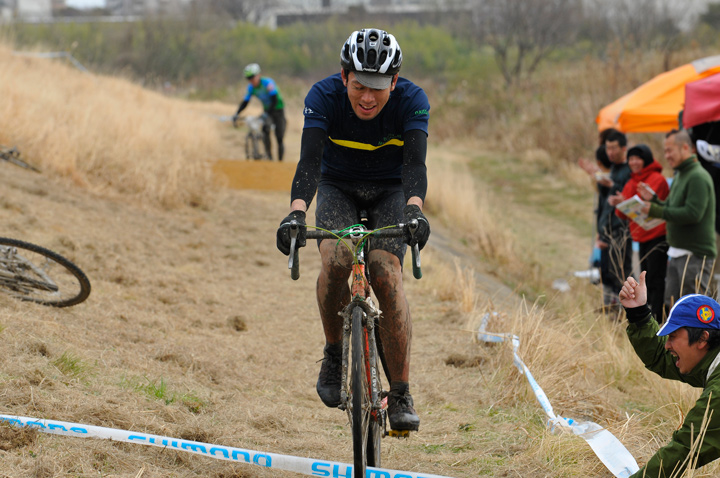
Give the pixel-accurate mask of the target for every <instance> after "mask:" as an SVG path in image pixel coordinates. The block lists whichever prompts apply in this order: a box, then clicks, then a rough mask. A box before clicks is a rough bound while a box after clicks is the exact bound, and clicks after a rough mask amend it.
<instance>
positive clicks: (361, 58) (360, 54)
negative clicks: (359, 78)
mask: <svg viewBox="0 0 720 478" xmlns="http://www.w3.org/2000/svg"><path fill="white" fill-rule="evenodd" d="M357 58H358V60H359V61H360V63H365V50H363V49H362V48H358V51H357Z"/></svg>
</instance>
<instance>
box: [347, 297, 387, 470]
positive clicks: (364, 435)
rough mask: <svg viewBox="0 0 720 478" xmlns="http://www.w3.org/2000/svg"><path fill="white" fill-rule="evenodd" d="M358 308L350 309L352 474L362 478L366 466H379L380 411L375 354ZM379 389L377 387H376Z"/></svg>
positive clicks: (361, 313)
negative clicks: (374, 388) (375, 394)
mask: <svg viewBox="0 0 720 478" xmlns="http://www.w3.org/2000/svg"><path fill="white" fill-rule="evenodd" d="M363 317H364V312H363V310H362V308H361V307H355V308H354V309H353V311H352V342H351V343H352V365H351V376H350V388H351V391H352V400H351V404H352V413H351V415H352V435H353V460H354V466H353V477H354V478H365V472H366V470H367V466H368V465H369V466H374V467H378V466H380V440H381V438H382V433H383V429H382V426H381V425H380V420H379V414H380V413H381V411H380V410H373V402H372V385H371V384H372V377H371V375H375V376H376V377H377V365H376V364H375V363H374V361H375V357H377V354H376V353H375V351H374V350H373V351H371V350H370V341H369V340H368V333H367V329H366V328H365V327H364V326H363ZM378 388H379V387H378Z"/></svg>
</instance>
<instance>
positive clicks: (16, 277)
mask: <svg viewBox="0 0 720 478" xmlns="http://www.w3.org/2000/svg"><path fill="white" fill-rule="evenodd" d="M0 290H1V291H3V292H5V293H7V294H9V295H11V296H13V297H15V298H17V299H20V300H24V301H28V302H35V303H38V304H42V305H48V306H52V307H68V306H71V305H76V304H79V303H81V302H83V301H84V300H85V299H87V298H88V296H89V295H90V280H89V279H88V278H87V276H86V275H85V273H84V272H83V271H82V270H81V269H80V268H79V267H78V266H76V265H75V264H73V263H72V262H70V261H69V260H68V259H66V258H64V257H63V256H61V255H60V254H58V253H56V252H53V251H51V250H49V249H46V248H44V247H41V246H38V245H35V244H31V243H29V242H24V241H19V240H17V239H10V238H7V237H0Z"/></svg>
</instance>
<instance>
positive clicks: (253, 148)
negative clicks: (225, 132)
mask: <svg viewBox="0 0 720 478" xmlns="http://www.w3.org/2000/svg"><path fill="white" fill-rule="evenodd" d="M243 119H244V121H245V124H246V125H247V134H246V135H245V158H246V159H266V158H267V155H266V154H265V153H264V149H263V148H264V146H263V127H264V126H265V125H266V124H267V123H268V121H269V117H268V115H267V113H263V114H261V115H259V116H245V117H244V118H243ZM233 126H235V127H236V128H237V121H234V122H233Z"/></svg>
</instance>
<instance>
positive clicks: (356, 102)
mask: <svg viewBox="0 0 720 478" xmlns="http://www.w3.org/2000/svg"><path fill="white" fill-rule="evenodd" d="M340 64H341V67H342V68H341V71H340V73H338V74H335V75H332V76H330V77H328V78H325V79H324V80H322V81H319V82H318V83H316V84H315V85H314V86H313V87H312V88H311V90H310V92H309V93H308V94H307V96H306V98H305V109H304V116H305V124H304V129H303V134H302V140H301V148H300V161H299V163H298V166H297V170H296V172H295V177H294V179H293V183H292V190H291V206H290V209H291V212H290V215H288V216H287V217H286V218H285V219H283V220H282V222H281V224H280V227H279V228H278V231H277V246H278V249H280V251H282V252H283V253H284V254H289V253H290V237H289V227H288V224H289V223H290V221H292V220H295V221H297V222H298V223H299V224H300V225H301V226H302V227H301V230H300V234H299V238H298V239H299V240H298V244H299V247H302V246H304V245H305V236H304V234H305V213H306V211H307V209H308V206H309V205H310V202H311V201H312V199H313V197H314V195H315V193H316V191H317V196H318V200H317V208H316V212H315V223H316V225H317V226H319V227H322V228H325V229H335V230H338V229H343V228H345V227H347V226H350V225H353V224H356V223H358V221H359V217H358V212H359V211H360V210H365V211H367V213H368V216H369V217H368V220H369V224H368V227H369V228H373V229H374V228H378V227H383V226H388V225H392V224H397V223H400V222H404V223H407V222H409V221H410V220H412V219H416V220H417V221H418V223H419V226H418V228H417V230H416V232H415V233H414V235H411V234H410V232H409V230H406V231H405V237H404V238H398V239H382V240H377V239H376V240H373V241H371V250H370V252H369V253H368V256H367V264H368V271H369V273H370V278H371V281H372V286H373V290H374V291H375V295H376V296H377V299H378V301H379V306H380V309H381V310H382V311H383V315H382V317H381V323H380V338H381V340H382V343H383V348H384V351H385V355H386V359H387V363H388V369H389V370H388V371H389V380H390V392H389V396H388V418H389V421H390V427H391V428H392V429H394V430H417V429H418V427H419V425H420V419H419V417H418V415H417V413H416V412H415V409H414V405H413V399H412V396H411V395H410V392H409V387H408V380H409V375H410V341H411V331H412V323H411V318H410V310H409V307H408V303H407V300H406V299H405V293H404V291H403V284H402V263H403V257H404V254H405V250H406V244H409V245H411V246H412V245H414V244H418V246H419V247H420V248H422V247H423V246H424V245H425V243H426V242H427V240H428V237H429V235H430V227H429V225H428V222H427V219H426V218H425V216H424V215H423V213H422V206H423V202H424V199H425V192H426V189H427V175H426V167H425V155H426V150H427V131H428V118H429V114H428V111H429V109H430V106H429V104H428V99H427V96H426V94H425V92H424V91H423V90H422V89H421V88H420V87H418V86H416V85H415V84H413V83H412V82H410V81H409V80H406V79H404V78H400V77H399V76H398V72H399V71H400V66H401V64H402V51H401V49H400V46H399V45H398V43H397V40H396V39H395V37H394V36H393V35H391V34H389V33H387V32H385V31H382V30H378V29H364V30H359V31H355V32H353V33H352V34H351V35H350V37H349V38H348V40H347V41H346V42H345V44H344V45H343V47H342V49H341V53H340ZM318 247H319V249H320V255H321V258H322V269H321V271H320V276H319V278H318V282H317V298H318V305H319V309H320V316H321V319H322V323H323V330H324V333H325V341H326V345H325V349H324V351H323V355H324V359H323V362H322V366H321V368H320V375H319V378H318V381H317V392H318V395H320V398H321V399H322V401H323V403H325V405H327V406H328V407H337V406H338V405H339V404H340V380H341V365H342V364H341V360H342V358H341V353H342V351H341V342H342V318H341V317H340V316H339V315H338V312H339V311H341V310H342V309H343V307H345V305H347V303H348V302H349V300H350V290H349V286H348V278H349V276H350V264H351V262H350V254H349V252H348V251H347V250H343V247H342V246H341V245H338V244H337V241H333V240H324V241H321V242H320V243H319V244H318Z"/></svg>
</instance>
